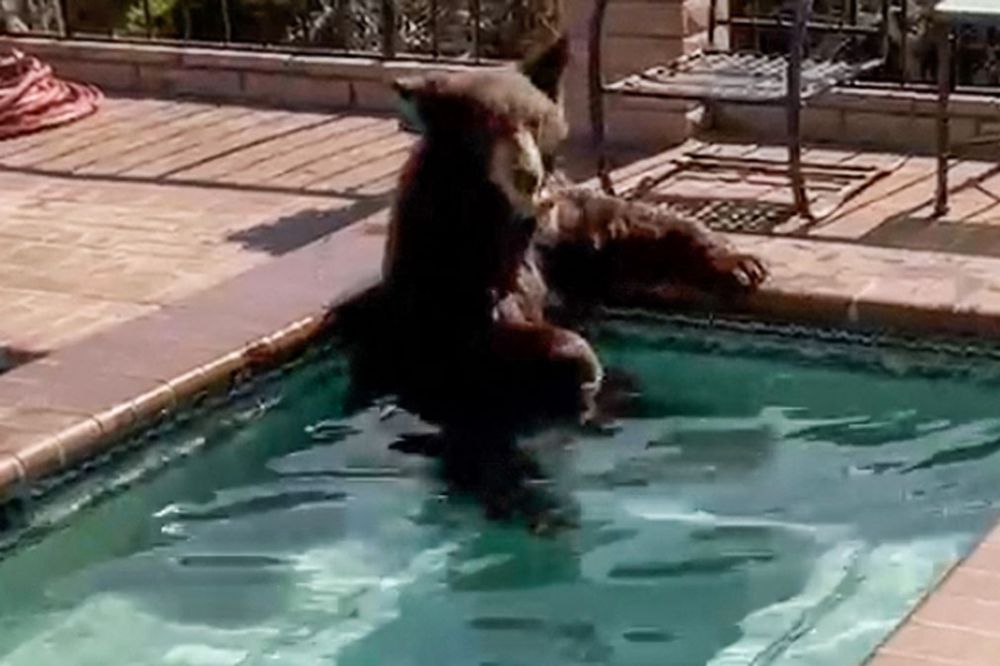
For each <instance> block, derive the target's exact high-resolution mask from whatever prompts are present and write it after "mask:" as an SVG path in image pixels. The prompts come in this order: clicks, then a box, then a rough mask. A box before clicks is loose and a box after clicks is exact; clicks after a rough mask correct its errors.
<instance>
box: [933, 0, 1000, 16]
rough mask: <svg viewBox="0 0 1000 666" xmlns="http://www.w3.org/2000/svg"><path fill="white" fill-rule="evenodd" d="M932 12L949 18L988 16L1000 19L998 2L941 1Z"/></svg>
mask: <svg viewBox="0 0 1000 666" xmlns="http://www.w3.org/2000/svg"><path fill="white" fill-rule="evenodd" d="M934 10H935V11H937V12H938V13H940V14H948V15H950V16H954V17H958V16H990V17H997V18H1000V0H942V1H941V2H939V3H938V4H937V5H936V6H935V7H934Z"/></svg>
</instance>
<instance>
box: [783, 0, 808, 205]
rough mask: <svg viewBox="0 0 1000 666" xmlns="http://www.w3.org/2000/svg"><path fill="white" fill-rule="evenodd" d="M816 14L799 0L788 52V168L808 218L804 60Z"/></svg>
mask: <svg viewBox="0 0 1000 666" xmlns="http://www.w3.org/2000/svg"><path fill="white" fill-rule="evenodd" d="M811 15H812V0H796V2H795V23H794V25H793V27H792V33H791V35H790V39H789V43H790V47H789V48H790V53H789V54H788V75H787V79H788V80H787V83H788V95H787V108H786V114H787V125H788V171H789V176H790V179H791V183H792V194H793V195H794V197H795V212H797V213H798V214H799V215H801V216H802V217H803V218H805V219H806V220H810V221H812V220H813V216H812V211H811V210H810V206H809V193H808V192H807V191H806V182H805V177H804V176H803V174H802V60H803V59H804V58H805V50H806V36H807V31H808V26H809V18H810V16H811Z"/></svg>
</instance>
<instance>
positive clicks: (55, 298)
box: [0, 99, 413, 363]
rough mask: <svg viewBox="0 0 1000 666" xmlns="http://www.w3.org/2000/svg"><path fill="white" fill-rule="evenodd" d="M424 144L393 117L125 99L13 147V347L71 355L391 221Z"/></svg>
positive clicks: (2, 169) (8, 266)
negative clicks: (388, 215) (187, 301)
mask: <svg viewBox="0 0 1000 666" xmlns="http://www.w3.org/2000/svg"><path fill="white" fill-rule="evenodd" d="M412 140H413V139H412V137H411V136H409V135H406V134H403V133H401V132H399V131H398V130H397V124H396V121H395V120H394V119H392V118H387V117H377V116H365V115H321V114H313V113H296V112H285V111H274V110H260V109H251V108H245V107H238V106H219V105H212V104H204V103H193V102H178V101H154V100H136V99H110V100H108V101H107V103H106V105H105V107H104V108H103V109H102V111H101V112H100V113H98V114H97V115H95V116H93V117H91V118H88V119H86V120H84V121H82V122H80V123H79V124H75V125H71V126H68V127H64V128H61V129H58V130H56V131H53V132H47V133H42V134H38V135H32V136H26V137H23V138H19V139H16V140H13V141H7V142H3V143H0V191H3V193H4V195H3V197H2V199H0V344H3V345H6V346H7V347H8V348H10V349H14V350H18V351H17V352H16V353H15V354H14V356H15V357H16V356H24V357H30V356H32V355H34V354H38V353H45V352H47V351H50V350H53V349H57V348H59V347H61V346H64V345H66V344H68V343H70V342H73V341H75V340H79V339H81V338H83V337H85V336H87V335H89V334H92V333H95V332H97V331H100V330H102V329H105V328H107V327H108V326H112V325H114V324H115V323H119V322H122V321H125V320H128V319H131V318H134V317H136V316H139V315H143V314H146V313H149V312H151V311H154V310H156V309H157V308H158V307H160V306H162V305H163V304H165V303H170V302H175V301H177V300H179V299H183V298H184V297H185V296H189V295H191V294H193V293H196V292H198V291H201V290H203V289H205V288H207V287H210V286H212V285H215V284H218V283H220V282H222V281H224V280H226V279H228V278H231V277H233V276H235V275H238V274H240V273H243V272H244V271H246V270H248V269H250V268H252V267H254V266H257V265H260V264H261V263H264V262H267V261H268V260H270V259H271V258H273V257H275V256H279V255H282V254H284V253H286V252H288V251H290V250H293V249H295V248H298V247H301V246H303V245H306V244H308V243H309V242H311V241H313V240H316V239H318V238H320V237H322V236H324V235H326V234H329V233H331V232H333V231H335V230H337V229H339V228H341V227H343V226H345V225H347V224H349V223H351V222H355V221H358V220H363V219H366V218H369V217H371V216H373V215H378V214H381V213H384V211H385V209H386V205H387V201H388V198H387V197H388V195H389V193H390V190H391V188H392V187H393V184H394V176H395V173H396V171H397V170H398V169H399V167H400V166H401V164H402V162H403V160H404V159H405V156H406V152H407V149H408V148H409V146H410V144H411V142H412ZM15 360H16V358H15ZM2 361H3V358H2V357H0V363H2Z"/></svg>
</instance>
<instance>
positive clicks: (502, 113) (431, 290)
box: [348, 38, 766, 430]
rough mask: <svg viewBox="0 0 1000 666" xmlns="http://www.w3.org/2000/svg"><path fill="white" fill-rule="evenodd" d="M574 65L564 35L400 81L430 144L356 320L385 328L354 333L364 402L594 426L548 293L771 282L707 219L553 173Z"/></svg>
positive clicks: (726, 288)
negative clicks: (379, 274)
mask: <svg viewBox="0 0 1000 666" xmlns="http://www.w3.org/2000/svg"><path fill="white" fill-rule="evenodd" d="M567 59H568V52H567V41H566V39H565V38H562V39H559V40H558V41H556V42H555V43H554V44H552V45H550V46H549V47H547V48H546V49H543V50H541V51H540V52H539V54H538V55H537V56H535V57H532V58H529V59H528V60H526V61H525V62H524V63H523V64H522V65H521V67H520V69H519V70H514V69H510V70H506V69H503V70H500V69H498V70H487V71H474V72H463V73H457V74H454V73H453V74H431V75H428V76H422V77H414V78H411V79H403V80H400V81H397V82H396V83H395V89H396V91H397V93H398V94H399V96H400V98H401V100H402V102H403V105H404V109H405V112H406V115H407V119H408V120H409V121H410V122H411V124H413V125H414V126H415V127H416V128H417V129H418V130H419V132H420V133H421V134H422V137H421V141H420V142H419V144H418V145H417V146H416V147H415V148H414V150H413V153H412V155H411V157H410V159H409V161H408V163H407V165H406V166H405V168H404V170H403V173H402V175H401V176H400V181H399V188H398V192H397V197H396V202H395V206H394V209H393V212H392V217H391V220H390V227H389V236H388V240H387V244H386V255H385V263H384V266H383V277H384V281H383V285H382V286H381V288H380V289H379V292H378V294H376V295H375V296H374V298H372V299H369V301H368V302H367V303H366V304H365V305H363V306H360V309H359V310H360V311H364V312H365V313H366V314H367V315H372V314H373V313H374V314H375V315H376V319H375V322H376V323H373V322H372V320H371V319H370V318H369V317H368V316H365V317H364V318H363V319H364V320H365V321H366V324H365V325H364V327H363V329H361V330H360V331H359V332H357V333H356V334H355V335H352V336H349V337H353V338H355V340H356V341H357V342H359V343H360V344H359V345H356V348H357V349H356V353H355V361H356V367H355V378H356V379H357V381H359V382H360V383H361V384H362V386H363V387H364V388H367V389H368V391H367V392H368V393H369V394H377V393H392V394H395V395H396V396H397V397H398V398H399V401H400V404H401V406H403V407H406V408H408V409H410V410H411V411H413V412H415V413H417V414H418V415H420V416H421V417H423V418H425V419H426V420H428V421H430V422H433V423H437V424H439V425H442V426H443V427H445V428H451V429H452V430H455V429H458V430H463V429H466V428H477V429H479V430H482V429H483V428H484V427H489V426H488V425H487V424H496V427H501V426H500V424H501V423H512V422H518V421H519V420H523V419H525V418H528V417H535V416H553V415H557V416H573V417H578V416H580V415H586V414H588V413H589V411H590V409H591V407H592V403H593V399H594V396H595V394H596V392H597V391H598V389H599V388H600V385H601V380H602V376H603V373H602V369H601V365H600V362H599V361H598V359H597V356H596V354H595V353H594V351H593V350H592V349H591V347H590V345H589V344H588V343H587V341H586V340H585V339H584V338H583V337H581V336H580V335H579V334H577V333H575V332H573V331H570V330H567V329H565V328H561V327H559V326H556V325H554V324H553V323H551V322H550V321H549V320H548V319H547V316H546V305H547V302H548V297H549V286H550V284H551V286H552V287H553V288H554V290H555V291H556V292H558V293H559V294H560V296H562V297H564V298H567V297H568V298H576V299H584V300H591V301H598V300H600V301H609V300H613V299H614V297H615V294H616V293H617V292H618V290H619V289H629V288H634V287H636V286H638V287H639V288H651V287H655V286H660V285H663V284H667V283H674V284H677V283H680V284H685V285H688V286H691V287H694V288H697V289H699V290H702V291H705V292H715V293H724V294H728V293H740V292H743V293H745V292H748V291H752V290H754V289H756V287H757V286H759V284H760V283H761V282H762V281H763V280H764V279H765V277H766V271H765V270H764V268H763V266H762V265H761V263H760V262H759V261H757V260H756V259H755V258H754V257H751V256H747V255H742V254H738V253H734V252H732V251H730V250H729V249H728V248H727V247H726V246H725V245H724V244H722V243H721V242H720V240H719V239H717V238H716V237H714V236H713V235H711V234H709V233H707V232H706V231H705V230H704V229H702V228H701V227H700V226H699V225H698V224H697V223H695V222H693V221H691V220H686V219H680V218H678V217H677V216H676V215H674V214H668V213H666V212H664V211H661V210H659V209H657V208H655V207H653V206H649V205H645V204H641V203H636V202H627V201H624V200H621V199H617V198H614V197H609V196H605V195H602V194H599V193H597V192H595V191H593V190H590V189H586V188H581V187H573V186H571V185H569V184H568V183H566V182H565V181H564V180H563V179H561V178H560V177H559V175H558V174H557V173H554V172H553V164H554V162H555V157H556V154H557V150H558V148H559V145H560V143H561V142H562V141H563V140H564V139H565V137H566V135H567V127H566V123H565V120H564V117H563V113H562V107H561V104H560V87H561V86H560V84H561V78H562V74H563V70H564V69H565V66H566V63H567ZM356 311H357V310H356ZM350 319H351V318H350V317H348V321H350Z"/></svg>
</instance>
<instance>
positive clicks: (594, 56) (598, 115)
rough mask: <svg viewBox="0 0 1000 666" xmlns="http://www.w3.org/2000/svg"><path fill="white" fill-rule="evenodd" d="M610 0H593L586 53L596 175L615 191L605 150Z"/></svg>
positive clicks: (604, 185) (606, 190)
mask: <svg viewBox="0 0 1000 666" xmlns="http://www.w3.org/2000/svg"><path fill="white" fill-rule="evenodd" d="M607 10H608V0H594V13H593V14H592V15H591V17H590V34H589V35H588V38H589V39H588V49H587V50H588V53H587V88H588V93H589V97H590V99H589V102H590V138H591V142H592V143H593V147H594V151H595V152H596V154H597V176H598V179H599V180H600V183H601V189H603V190H604V191H605V192H606V193H608V194H612V195H613V194H614V186H613V185H612V183H611V176H610V175H609V174H608V161H607V157H606V156H605V154H604V80H603V76H602V74H601V36H602V34H603V32H604V17H605V15H606V14H607Z"/></svg>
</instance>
